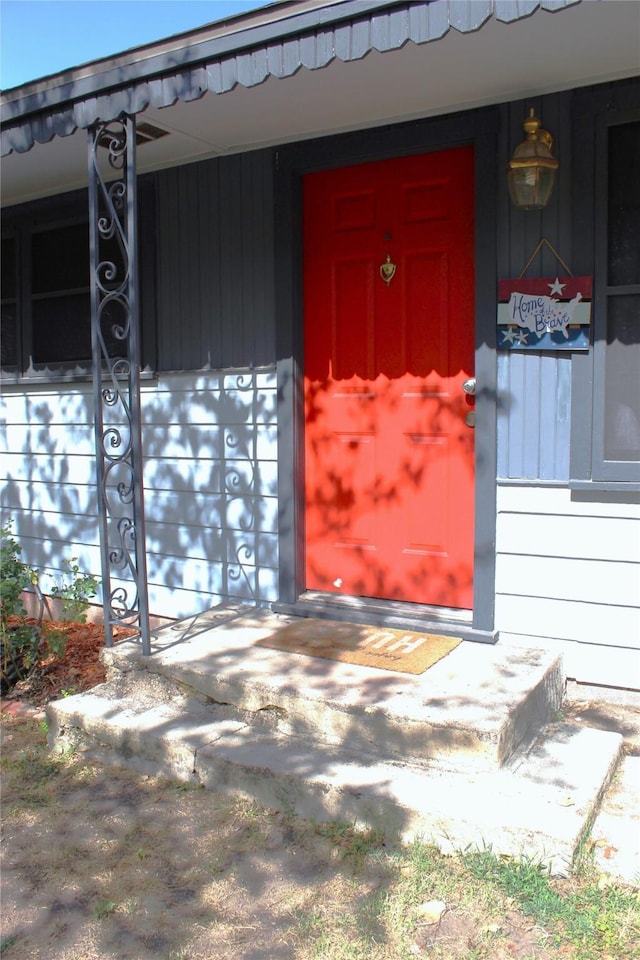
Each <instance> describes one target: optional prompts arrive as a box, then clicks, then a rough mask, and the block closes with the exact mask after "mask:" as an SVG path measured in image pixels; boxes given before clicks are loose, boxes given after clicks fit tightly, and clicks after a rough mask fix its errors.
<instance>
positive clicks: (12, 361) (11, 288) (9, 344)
mask: <svg viewBox="0 0 640 960" xmlns="http://www.w3.org/2000/svg"><path fill="white" fill-rule="evenodd" d="M0 317H1V319H0V357H1V362H2V369H3V370H6V369H9V370H14V369H15V367H16V364H17V360H18V260H17V243H16V239H15V237H3V238H2V312H1V314H0Z"/></svg>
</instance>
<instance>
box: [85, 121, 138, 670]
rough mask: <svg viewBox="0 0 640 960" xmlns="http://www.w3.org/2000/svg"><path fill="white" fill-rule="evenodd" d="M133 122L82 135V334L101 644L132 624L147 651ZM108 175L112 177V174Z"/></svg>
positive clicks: (104, 125) (110, 641)
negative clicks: (85, 219) (87, 284)
mask: <svg viewBox="0 0 640 960" xmlns="http://www.w3.org/2000/svg"><path fill="white" fill-rule="evenodd" d="M135 153H136V150H135V118H134V117H130V116H122V117H121V118H119V119H118V120H115V121H112V122H110V123H98V124H96V125H95V126H93V127H92V128H91V129H90V131H89V221H90V245H91V249H90V256H91V259H90V263H91V330H92V344H93V370H94V398H95V431H96V471H97V485H98V500H99V504H98V510H99V522H100V548H101V558H102V589H103V604H104V620H105V639H106V644H107V646H111V645H112V644H113V628H114V626H117V625H122V626H129V627H134V628H137V629H138V630H139V632H140V637H141V640H142V652H143V654H144V655H145V656H146V655H148V654H149V653H150V639H149V604H148V593H147V563H146V544H145V530H144V496H143V476H142V435H141V411H140V344H139V319H138V295H137V235H136V230H137V211H136V166H135ZM114 175H115V179H114Z"/></svg>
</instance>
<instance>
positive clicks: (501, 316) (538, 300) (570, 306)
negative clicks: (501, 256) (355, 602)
mask: <svg viewBox="0 0 640 960" xmlns="http://www.w3.org/2000/svg"><path fill="white" fill-rule="evenodd" d="M591 291H592V277H572V276H568V277H555V278H550V277H545V278H543V279H531V278H530V279H525V278H524V277H521V278H520V279H518V280H500V282H499V285H498V301H499V302H498V343H497V346H498V349H499V350H588V349H589V326H590V324H591Z"/></svg>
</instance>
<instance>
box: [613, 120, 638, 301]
mask: <svg viewBox="0 0 640 960" xmlns="http://www.w3.org/2000/svg"><path fill="white" fill-rule="evenodd" d="M639 170H640V123H625V124H621V125H620V126H614V127H611V128H610V130H609V231H608V232H609V236H608V240H609V243H608V248H609V256H608V274H609V284H610V285H611V286H620V285H622V284H632V283H640V172H639Z"/></svg>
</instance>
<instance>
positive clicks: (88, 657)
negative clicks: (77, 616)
mask: <svg viewBox="0 0 640 960" xmlns="http://www.w3.org/2000/svg"><path fill="white" fill-rule="evenodd" d="M46 627H47V628H50V629H52V630H56V631H58V630H61V631H63V632H64V634H65V635H66V643H65V653H64V657H62V658H57V657H53V656H48V657H47V658H46V659H43V660H41V661H40V662H39V663H38V664H37V666H36V668H35V669H34V671H33V672H32V673H31V675H30V676H29V677H27V678H26V679H25V680H20V681H18V683H16V685H15V686H14V687H13V688H12V689H11V690H10V692H9V693H7V694H6V695H5V697H4V700H3V708H2V712H14V711H13V710H11V709H10V707H9V706H8V705H9V704H11V703H15V702H16V701H18V702H24V701H28V702H29V703H30V704H32V705H35V706H37V707H42V706H44V705H45V704H46V703H48V702H49V701H50V700H58V699H59V698H60V697H62V696H65V695H69V694H72V693H82V692H83V691H84V690H89V689H91V687H95V686H96V685H97V684H99V683H103V682H104V681H105V679H106V671H105V668H104V665H103V664H102V662H101V660H100V653H101V651H102V649H103V648H104V626H103V624H102V623H72V622H69V621H65V620H47V621H46ZM113 633H114V640H115V641H116V642H117V641H118V640H122V639H124V638H125V637H127V636H132V635H133V634H134V633H135V630H129V629H126V628H123V627H116V628H114V631H113Z"/></svg>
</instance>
